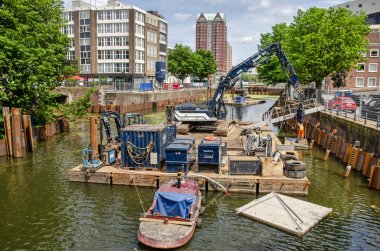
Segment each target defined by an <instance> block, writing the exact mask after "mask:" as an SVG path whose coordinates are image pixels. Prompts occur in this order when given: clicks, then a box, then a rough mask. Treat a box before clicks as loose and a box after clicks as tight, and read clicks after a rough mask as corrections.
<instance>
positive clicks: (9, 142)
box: [3, 109, 13, 156]
mask: <svg viewBox="0 0 380 251" xmlns="http://www.w3.org/2000/svg"><path fill="white" fill-rule="evenodd" d="M3 112H4V110H3ZM4 121H5V139H6V140H7V151H8V155H9V156H13V142H12V122H11V115H10V114H9V109H8V113H7V115H4Z"/></svg>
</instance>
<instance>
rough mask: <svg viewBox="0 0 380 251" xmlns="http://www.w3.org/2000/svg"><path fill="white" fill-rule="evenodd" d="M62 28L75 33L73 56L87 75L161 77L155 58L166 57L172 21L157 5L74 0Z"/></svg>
mask: <svg viewBox="0 0 380 251" xmlns="http://www.w3.org/2000/svg"><path fill="white" fill-rule="evenodd" d="M63 19H64V20H65V21H66V22H67V23H66V25H65V27H63V29H62V32H63V33H65V34H66V35H67V36H68V37H69V38H71V48H70V50H69V52H68V54H67V59H68V60H77V61H78V63H79V66H80V76H81V77H83V78H84V79H85V81H102V82H113V83H135V84H138V83H141V82H151V81H152V82H156V80H155V62H156V61H165V62H166V60H167V31H168V25H167V21H166V20H165V19H164V18H163V17H162V16H161V15H160V14H159V13H158V12H156V11H145V10H142V9H140V8H138V7H136V6H130V5H123V4H122V3H120V2H118V1H114V0H109V1H108V2H107V5H106V6H92V5H91V4H90V3H88V2H85V1H72V6H71V7H68V8H65V9H64V11H63Z"/></svg>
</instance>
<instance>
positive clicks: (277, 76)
mask: <svg viewBox="0 0 380 251" xmlns="http://www.w3.org/2000/svg"><path fill="white" fill-rule="evenodd" d="M288 30H289V27H288V26H287V25H286V23H280V24H276V25H274V26H273V27H272V32H271V33H263V34H261V38H260V45H259V50H262V49H265V48H266V47H268V46H269V45H270V44H273V43H279V44H281V46H282V49H283V50H284V51H285V54H287V56H288V54H289V53H288V52H287V50H286V48H285V47H284V45H285V42H286V37H287V34H288ZM258 78H259V79H260V80H261V81H263V82H265V83H267V84H270V85H277V84H279V83H287V82H288V77H287V76H286V74H285V72H284V69H283V68H282V66H281V63H280V61H279V60H278V58H277V57H275V56H274V57H272V58H271V59H269V60H268V61H266V62H265V63H264V64H262V65H261V66H260V67H259V68H258Z"/></svg>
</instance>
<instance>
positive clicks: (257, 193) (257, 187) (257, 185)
mask: <svg viewBox="0 0 380 251" xmlns="http://www.w3.org/2000/svg"><path fill="white" fill-rule="evenodd" d="M259 194H260V180H256V195H259Z"/></svg>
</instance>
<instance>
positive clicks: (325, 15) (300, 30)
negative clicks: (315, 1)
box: [286, 7, 370, 89]
mask: <svg viewBox="0 0 380 251" xmlns="http://www.w3.org/2000/svg"><path fill="white" fill-rule="evenodd" d="M369 31H370V30H369V26H368V24H367V23H366V15H365V14H364V13H361V14H359V15H355V14H354V13H353V12H352V11H350V10H348V9H344V8H339V9H335V8H329V9H319V8H315V7H314V8H311V9H309V10H307V11H302V10H299V11H298V14H297V16H296V17H295V19H294V23H292V24H291V25H290V29H289V34H288V36H287V43H286V45H287V48H288V49H289V51H290V52H291V59H292V61H291V62H292V64H294V68H295V70H296V72H297V74H298V75H299V78H300V82H301V83H304V84H307V83H309V82H315V83H316V87H317V88H318V89H320V88H321V86H322V81H323V79H324V78H325V77H327V76H334V75H337V74H338V75H340V73H341V72H347V71H350V70H351V69H352V68H353V67H354V66H355V65H356V64H357V63H358V62H360V61H362V60H363V58H362V54H363V52H365V51H366V50H367V49H366V47H367V45H368V40H367V39H366V37H365V36H366V35H367V34H368V33H369ZM336 79H342V78H341V77H339V76H338V77H337V78H336ZM336 83H337V86H340V85H344V81H338V82H336Z"/></svg>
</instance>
